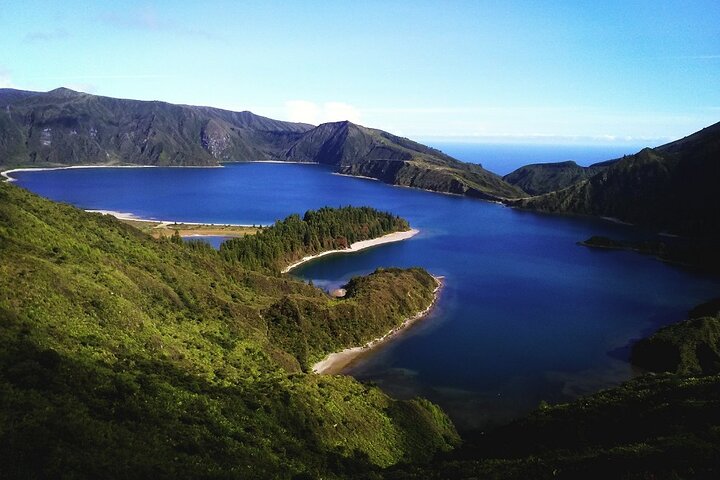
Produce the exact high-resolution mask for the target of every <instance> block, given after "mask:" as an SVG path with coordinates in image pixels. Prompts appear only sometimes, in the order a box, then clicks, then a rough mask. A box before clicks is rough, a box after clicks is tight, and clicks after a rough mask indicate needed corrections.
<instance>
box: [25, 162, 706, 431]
mask: <svg viewBox="0 0 720 480" xmlns="http://www.w3.org/2000/svg"><path fill="white" fill-rule="evenodd" d="M13 176H14V177H15V178H17V179H18V184H19V185H20V186H23V187H25V188H28V189H29V190H31V191H33V192H36V193H39V194H41V195H43V196H46V197H49V198H51V199H53V200H57V201H63V202H68V203H71V204H74V205H77V206H79V207H81V208H85V209H97V210H114V211H120V212H128V213H133V214H135V215H137V216H139V217H143V218H152V219H161V220H173V221H179V222H182V221H184V222H210V223H237V224H250V225H252V224H256V225H257V224H263V225H265V224H271V223H272V222H274V221H275V220H276V219H280V218H284V217H285V216H287V215H289V214H291V213H296V212H300V213H302V212H304V211H305V210H307V209H315V208H319V207H322V206H342V205H369V206H372V207H375V208H379V209H382V210H389V211H392V212H393V213H396V214H398V215H401V216H403V217H405V218H407V219H408V220H409V221H410V223H411V224H412V225H413V226H414V227H416V228H418V229H420V232H421V233H420V234H419V235H417V236H415V237H413V238H412V239H410V240H407V241H403V242H398V243H393V244H387V245H383V246H379V247H376V248H373V249H368V250H364V251H361V252H358V253H355V254H351V255H330V256H325V257H322V258H319V259H317V260H315V261H313V262H309V263H307V264H304V265H303V266H301V267H299V268H298V269H296V270H294V271H293V274H294V275H297V276H299V277H301V278H303V279H306V280H310V279H312V280H313V282H314V283H315V284H316V285H318V286H321V287H324V288H328V289H329V288H334V287H336V286H339V285H342V284H344V283H345V282H346V281H347V280H348V279H349V278H351V277H352V276H354V275H361V274H366V273H369V272H371V271H373V270H374V269H375V268H377V267H381V266H399V267H409V266H422V267H424V268H426V269H427V270H429V271H430V272H431V273H433V274H435V275H442V276H444V277H445V279H444V287H443V289H442V292H441V295H440V298H439V301H438V303H437V305H436V307H435V309H434V310H433V311H432V313H431V314H430V315H429V316H428V317H427V318H425V319H424V320H422V321H420V322H417V323H416V324H415V326H413V327H412V328H411V329H409V330H408V331H407V332H405V333H403V334H401V335H399V336H398V337H397V338H395V339H394V340H393V341H391V342H388V343H386V344H383V345H382V346H381V347H379V348H378V349H376V350H373V351H372V352H371V353H370V354H368V355H366V356H365V357H364V358H361V359H360V360H359V361H358V362H356V363H354V364H353V365H351V366H350V367H349V368H348V369H347V370H346V372H345V373H348V374H350V375H353V376H355V377H356V378H358V379H360V380H363V381H372V382H375V383H377V384H378V385H379V386H381V387H382V388H383V389H384V390H386V391H387V392H389V393H391V394H393V395H395V396H397V397H401V398H410V397H414V396H417V395H421V396H425V397H428V398H430V399H431V400H433V401H436V402H438V403H439V404H440V405H442V406H443V407H444V408H445V409H446V410H447V411H448V412H449V413H450V415H451V416H452V417H453V419H454V420H455V421H456V423H457V424H458V426H459V427H460V428H475V427H482V428H485V427H488V426H491V425H493V424H497V423H503V422H506V421H508V420H509V419H512V418H515V417H517V416H519V415H521V414H522V413H524V412H527V411H528V410H530V409H532V408H534V407H536V406H537V405H538V404H539V403H540V401H542V400H545V401H549V402H557V401H564V400H569V399H572V398H574V397H576V396H577V395H581V394H585V393H589V392H593V391H597V390H598V389H601V388H604V387H608V386H612V385H616V384H618V383H620V382H622V381H624V380H626V379H628V378H630V377H631V376H632V375H633V370H632V368H631V366H630V365H629V364H628V362H627V359H628V354H629V349H628V347H629V345H630V344H631V342H632V341H633V340H634V339H637V338H639V337H641V336H644V335H646V334H648V333H650V332H652V331H654V330H655V329H657V328H659V327H660V326H662V325H665V324H668V323H672V322H676V321H679V320H681V319H683V318H684V316H685V314H686V312H687V310H688V309H689V308H691V307H693V306H694V305H696V304H697V303H699V302H702V301H705V300H707V299H709V298H711V297H713V296H717V294H718V291H719V290H720V278H718V277H717V276H710V275H704V274H700V273H698V272H693V271H691V270H688V269H683V268H679V267H674V266H670V265H667V264H663V263H661V262H658V261H656V260H654V259H652V258H650V257H646V256H641V255H638V254H633V253H630V252H615V251H599V250H592V249H588V248H584V247H581V246H578V245H576V242H578V241H580V240H584V239H586V238H588V237H590V236H591V235H595V234H600V235H606V236H610V237H615V238H638V237H643V238H644V237H647V236H651V235H652V233H651V232H646V231H643V230H641V229H638V228H634V227H631V226H627V225H620V224H615V223H610V222H607V221H602V220H598V219H589V218H580V217H568V216H552V215H543V214H536V213H530V212H522V211H517V210H513V209H509V208H506V207H503V206H501V205H497V204H493V203H487V202H482V201H479V200H473V199H467V198H463V197H457V196H450V195H440V194H434V193H430V192H425V191H419V190H413V189H408V188H400V187H392V186H388V185H384V184H382V183H379V182H375V181H371V180H365V179H354V178H348V177H343V176H339V175H335V174H333V173H332V171H331V170H330V169H328V168H325V167H322V166H318V165H297V164H263V163H245V164H229V165H227V166H226V167H225V168H138V169H131V168H124V169H112V168H108V169H68V170H53V171H37V172H16V173H14V174H13Z"/></svg>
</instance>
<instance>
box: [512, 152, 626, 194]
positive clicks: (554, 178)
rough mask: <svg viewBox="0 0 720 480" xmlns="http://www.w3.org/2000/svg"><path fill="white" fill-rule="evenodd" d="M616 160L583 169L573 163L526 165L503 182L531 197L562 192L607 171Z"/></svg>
mask: <svg viewBox="0 0 720 480" xmlns="http://www.w3.org/2000/svg"><path fill="white" fill-rule="evenodd" d="M615 161H616V160H609V161H606V162H601V163H596V164H593V165H590V166H589V167H581V166H580V165H578V164H577V163H575V162H573V161H568V162H557V163H535V164H532V165H525V166H522V167H520V168H518V169H517V170H515V171H513V172H511V173H509V174H507V175H505V176H504V177H503V180H505V181H506V182H508V183H509V184H511V185H515V186H516V187H519V188H522V189H523V191H525V192H527V193H529V194H530V195H542V194H543V193H549V192H554V191H555V190H562V189H563V188H566V187H569V186H570V185H574V184H576V183H578V182H581V181H583V180H587V179H588V178H590V177H592V176H593V175H595V174H597V173H599V172H601V171H603V170H605V169H606V168H607V167H609V166H610V165H611V164H612V163H614V162H615Z"/></svg>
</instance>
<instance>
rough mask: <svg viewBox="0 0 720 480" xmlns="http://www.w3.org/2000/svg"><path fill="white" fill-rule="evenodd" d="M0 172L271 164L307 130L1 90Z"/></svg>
mask: <svg viewBox="0 0 720 480" xmlns="http://www.w3.org/2000/svg"><path fill="white" fill-rule="evenodd" d="M3 104H4V109H3V110H2V111H0V127H2V128H0V165H2V164H4V165H13V164H18V165H20V164H22V165H38V166H40V165H48V164H53V165H75V164H95V163H97V164H112V163H129V164H143V165H216V164H217V163H218V162H219V161H232V160H236V159H250V160H273V159H277V158H279V157H280V156H282V154H283V153H284V152H285V150H286V148H287V145H288V143H290V142H292V141H294V140H295V139H297V138H298V137H299V136H300V135H301V134H302V133H303V132H305V131H307V130H309V129H310V128H312V127H311V126H310V125H305V124H298V123H289V122H280V121H277V120H272V119H269V118H264V117H260V116H258V115H254V114H252V113H250V112H230V111H226V110H220V109H215V108H209V107H193V106H187V105H172V104H169V103H164V102H146V101H138V100H124V99H116V98H109V97H100V96H95V95H89V94H85V93H79V92H74V91H72V90H69V89H66V88H59V89H56V90H52V91H50V92H47V93H33V92H18V91H16V90H9V89H2V90H0V105H3Z"/></svg>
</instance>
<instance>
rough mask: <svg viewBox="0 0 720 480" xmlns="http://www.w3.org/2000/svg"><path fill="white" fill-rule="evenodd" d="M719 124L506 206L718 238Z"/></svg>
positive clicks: (719, 226)
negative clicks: (553, 189)
mask: <svg viewBox="0 0 720 480" xmlns="http://www.w3.org/2000/svg"><path fill="white" fill-rule="evenodd" d="M719 182H720V123H716V124H714V125H711V126H709V127H706V128H704V129H702V130H700V131H698V132H695V133H693V134H691V135H688V136H687V137H684V138H682V139H680V140H676V141H674V142H670V143H668V144H665V145H661V146H659V147H656V148H644V149H642V150H641V151H639V152H638V153H636V154H634V155H627V156H625V157H623V158H621V159H618V160H616V161H615V162H613V163H611V164H610V165H608V166H606V168H604V169H603V170H601V171H600V172H598V173H596V174H595V175H593V176H591V177H589V178H587V179H584V180H581V181H580V182H578V183H575V184H572V185H570V186H567V187H565V188H562V189H559V190H556V191H552V192H549V193H545V194H542V195H537V196H534V197H529V198H523V199H519V200H511V201H508V202H507V203H508V205H511V206H515V207H519V208H524V209H529V210H537V211H545V212H553V213H571V214H581V215H592V216H602V217H612V218H617V219H619V220H621V221H624V222H629V223H632V224H636V225H641V226H644V227H650V228H653V229H656V230H660V231H667V232H670V233H673V234H678V235H684V236H690V237H706V238H717V237H720V215H719V214H718V212H720V201H718V198H717V195H716V189H717V185H718V183H719Z"/></svg>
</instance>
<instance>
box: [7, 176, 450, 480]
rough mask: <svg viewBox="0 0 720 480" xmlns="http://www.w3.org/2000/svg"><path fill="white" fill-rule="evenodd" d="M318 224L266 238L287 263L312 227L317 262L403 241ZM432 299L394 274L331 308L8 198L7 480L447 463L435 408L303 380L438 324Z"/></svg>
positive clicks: (340, 383) (231, 268)
mask: <svg viewBox="0 0 720 480" xmlns="http://www.w3.org/2000/svg"><path fill="white" fill-rule="evenodd" d="M306 218H307V222H304V221H303V220H300V219H299V217H297V216H295V217H292V218H290V219H288V220H285V221H284V222H279V224H278V225H276V227H273V228H271V229H268V230H267V231H266V232H265V234H264V235H265V238H266V239H272V240H273V241H274V240H278V241H279V242H280V243H278V244H275V245H274V246H276V247H277V248H278V249H280V252H281V254H280V255H279V256H277V257H273V258H275V259H276V260H277V261H279V259H280V258H281V257H282V255H283V253H282V252H283V251H284V252H296V254H298V255H299V254H300V253H299V252H298V251H297V250H296V249H295V248H296V247H297V246H298V245H295V244H294V243H292V242H293V241H294V240H293V239H297V237H296V236H295V235H296V234H297V233H298V232H299V231H300V230H298V231H297V232H296V231H295V227H297V226H299V225H303V224H310V225H313V227H317V231H318V232H322V231H323V230H322V229H323V228H327V232H329V237H326V236H325V235H324V234H320V233H319V234H318V236H317V240H318V242H319V244H320V245H319V247H322V245H328V246H336V245H337V243H338V240H337V239H338V236H339V235H341V234H342V235H344V236H345V238H347V239H348V241H350V240H351V239H352V238H362V236H367V237H369V236H370V235H373V234H380V233H382V232H384V231H390V230H392V229H396V228H404V227H407V223H406V222H404V221H403V220H400V219H397V218H396V217H392V216H390V215H387V214H381V213H379V212H375V211H372V210H370V209H350V208H343V209H338V210H325V209H323V210H320V211H318V212H310V213H309V214H307V215H306ZM344 222H348V223H349V224H352V227H351V228H349V229H345V228H342V227H341V224H342V223H344ZM333 229H336V230H333ZM310 231H313V232H314V231H315V230H310ZM353 235H355V237H353ZM259 238H260V237H259ZM285 241H290V242H291V243H284V242H285ZM301 244H302V242H301ZM271 245H273V244H272V242H271ZM302 245H304V244H302ZM316 247H318V245H313V248H316ZM282 248H287V250H282ZM303 248H304V247H303ZM228 251H232V250H226V252H225V254H227V252H228ZM288 255H289V253H288ZM254 258H255V259H258V261H259V266H260V267H262V266H263V265H264V263H263V262H262V261H261V259H259V257H254ZM288 258H293V257H292V255H290V256H289V257H288ZM251 263H252V262H251ZM267 265H268V266H272V267H273V268H275V267H276V266H277V265H279V264H278V263H276V262H269V263H268V264H267ZM261 270H263V269H262V268H261ZM435 285H436V284H435V280H434V279H433V278H432V277H431V276H430V275H429V274H428V273H427V272H425V271H424V270H421V269H409V270H398V269H384V270H383V269H381V270H378V271H376V272H374V273H373V274H371V275H369V276H366V277H363V278H358V279H354V280H352V281H351V282H350V285H349V286H348V294H347V296H346V297H345V298H343V299H333V298H331V297H330V296H329V295H327V294H326V293H324V292H322V291H321V290H319V289H317V288H315V287H312V286H310V285H307V284H306V283H304V282H302V281H299V280H295V279H293V278H291V277H289V276H276V275H267V274H266V273H263V271H259V270H256V269H255V268H248V267H246V266H245V265H243V264H242V263H241V262H237V261H228V260H227V259H225V258H223V255H222V254H220V253H218V252H217V251H215V250H213V249H212V248H209V247H203V246H202V244H199V243H191V244H185V243H183V242H181V241H180V242H176V241H173V240H171V239H153V238H151V237H150V236H148V235H146V234H144V233H142V232H140V231H139V230H137V229H135V228H134V227H131V226H129V225H126V224H124V223H121V222H120V221H118V220H116V219H115V218H113V217H110V216H107V215H100V214H91V213H86V212H83V211H82V210H79V209H77V208H74V207H70V206H67V205H62V204H57V203H53V202H50V201H48V200H45V199H42V198H40V197H38V196H36V195H34V194H31V193H29V192H27V191H25V190H23V189H21V188H18V187H15V186H13V185H10V184H7V183H0V445H2V448H0V472H2V474H1V475H0V476H2V477H3V478H64V477H74V478H151V477H152V478H210V477H213V478H216V477H217V478H220V477H221V478H280V479H290V478H321V477H323V478H347V477H349V476H350V475H351V474H352V473H353V472H356V471H371V470H373V469H376V468H378V467H379V466H388V465H392V464H395V463H397V462H412V461H420V460H423V459H425V458H427V457H428V455H432V452H435V451H440V450H447V449H449V448H451V446H453V445H455V444H456V443H457V442H458V437H457V434H456V433H455V429H454V427H453V425H452V423H451V422H450V421H449V420H448V418H447V417H446V415H445V414H444V413H443V412H442V411H441V410H440V409H439V408H438V407H437V406H435V405H433V404H431V403H430V402H428V401H425V400H420V399H417V400H411V401H396V400H393V399H391V398H389V397H388V396H387V395H385V394H384V393H383V392H382V391H381V390H379V389H378V388H377V387H373V386H368V385H362V384H360V383H358V382H357V381H355V380H353V379H352V378H349V377H341V376H337V377H334V376H319V375H314V374H305V373H303V372H304V371H307V370H308V369H309V366H310V365H311V364H312V363H313V362H315V361H317V360H319V359H321V358H323V357H324V356H325V355H326V354H327V353H329V352H333V351H338V350H342V349H344V348H347V347H350V346H356V345H361V344H364V343H365V342H367V341H368V340H370V339H372V338H375V337H378V336H381V335H383V334H385V333H386V332H387V331H388V330H390V329H392V328H394V327H396V326H398V325H399V324H400V323H401V322H402V321H403V320H404V319H406V318H407V317H410V316H413V315H415V314H416V313H417V312H419V311H421V310H423V309H425V308H426V307H427V306H428V305H429V304H430V303H431V302H432V299H433V290H434V288H435Z"/></svg>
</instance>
